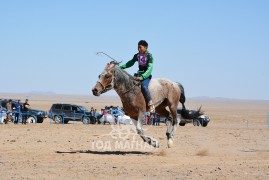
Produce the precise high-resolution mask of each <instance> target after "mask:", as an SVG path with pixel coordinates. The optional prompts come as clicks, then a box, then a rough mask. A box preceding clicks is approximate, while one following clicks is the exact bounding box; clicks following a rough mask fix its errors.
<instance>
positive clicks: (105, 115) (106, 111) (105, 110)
mask: <svg viewBox="0 0 269 180" xmlns="http://www.w3.org/2000/svg"><path fill="white" fill-rule="evenodd" d="M103 113H104V122H103V125H105V124H106V122H107V115H108V110H107V109H104V111H103Z"/></svg>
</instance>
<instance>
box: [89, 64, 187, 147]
mask: <svg viewBox="0 0 269 180" xmlns="http://www.w3.org/2000/svg"><path fill="white" fill-rule="evenodd" d="M111 89H114V90H115V91H116V92H117V94H118V95H119V96H120V99H121V101H122V104H123V108H124V109H125V112H126V114H128V115H129V116H130V117H131V118H132V121H133V122H134V124H135V126H136V130H137V133H138V134H139V135H140V137H141V138H142V139H143V140H144V142H147V143H148V144H150V145H152V146H153V147H159V143H158V141H157V140H156V139H153V138H152V137H149V136H146V135H145V134H144V132H143V129H142V125H143V120H144V114H145V113H146V112H147V109H146V108H147V106H146V102H145V99H144V96H143V94H142V92H141V87H140V82H139V81H136V80H135V78H134V77H133V76H131V75H130V74H128V73H127V72H126V71H124V70H122V69H120V68H118V64H117V63H116V62H114V61H112V62H110V63H109V64H107V66H106V67H105V69H104V71H103V72H102V73H101V74H100V75H99V80H98V81H97V83H96V85H95V86H94V87H93V88H92V93H93V95H95V96H100V95H101V94H102V93H105V92H107V91H109V90H111ZM149 91H150V94H151V96H152V99H153V102H154V106H155V107H156V113H158V114H160V115H161V116H164V117H166V118H167V132H166V136H167V140H168V147H169V148H170V147H172V146H173V136H174V133H175V129H176V123H177V106H178V102H181V103H182V105H183V107H185V106H184V103H185V95H184V88H183V86H182V85H181V84H180V83H177V82H173V81H170V80H168V79H164V78H157V79H152V80H151V81H150V84H149ZM166 107H168V109H169V111H168V110H167V109H166Z"/></svg>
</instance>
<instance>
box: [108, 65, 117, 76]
mask: <svg viewBox="0 0 269 180" xmlns="http://www.w3.org/2000/svg"><path fill="white" fill-rule="evenodd" d="M116 68H117V65H113V66H112V67H111V68H110V70H109V72H110V73H112V74H113V73H114V71H115V69H116Z"/></svg>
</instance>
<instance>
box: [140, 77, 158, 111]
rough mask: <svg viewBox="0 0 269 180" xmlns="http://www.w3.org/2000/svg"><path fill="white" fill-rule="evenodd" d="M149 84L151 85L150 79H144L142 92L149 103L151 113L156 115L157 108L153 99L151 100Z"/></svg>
mask: <svg viewBox="0 0 269 180" xmlns="http://www.w3.org/2000/svg"><path fill="white" fill-rule="evenodd" d="M149 83H150V78H147V79H144V80H143V81H141V90H142V93H143V95H144V97H145V99H146V102H147V103H148V106H149V109H150V112H152V113H154V112H155V107H154V105H153V102H152V98H151V95H150V92H149V89H148V86H149Z"/></svg>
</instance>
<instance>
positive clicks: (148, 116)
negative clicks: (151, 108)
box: [145, 112, 150, 125]
mask: <svg viewBox="0 0 269 180" xmlns="http://www.w3.org/2000/svg"><path fill="white" fill-rule="evenodd" d="M145 119H146V125H149V124H150V113H149V112H146V114H145Z"/></svg>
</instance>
